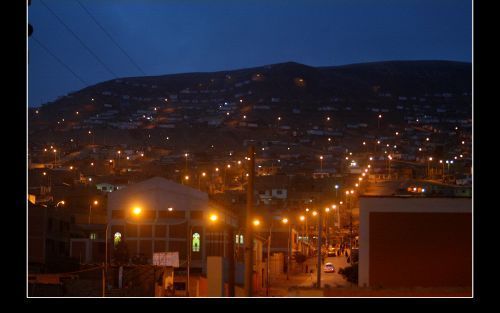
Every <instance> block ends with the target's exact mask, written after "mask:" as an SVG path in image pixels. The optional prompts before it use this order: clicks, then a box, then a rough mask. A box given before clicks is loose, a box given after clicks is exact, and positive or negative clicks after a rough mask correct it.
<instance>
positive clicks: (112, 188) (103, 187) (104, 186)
mask: <svg viewBox="0 0 500 313" xmlns="http://www.w3.org/2000/svg"><path fill="white" fill-rule="evenodd" d="M96 188H97V189H98V190H100V191H105V192H113V191H115V190H118V189H119V188H118V186H115V185H112V184H108V183H100V184H97V185H96Z"/></svg>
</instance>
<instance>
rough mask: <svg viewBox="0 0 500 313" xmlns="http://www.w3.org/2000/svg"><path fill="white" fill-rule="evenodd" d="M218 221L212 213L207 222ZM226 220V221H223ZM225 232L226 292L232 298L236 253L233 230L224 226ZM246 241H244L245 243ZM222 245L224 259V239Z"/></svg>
mask: <svg viewBox="0 0 500 313" xmlns="http://www.w3.org/2000/svg"><path fill="white" fill-rule="evenodd" d="M218 219H219V217H218V215H217V214H215V213H213V214H210V216H209V220H210V221H211V222H212V223H215V222H217V221H218ZM225 220H227V219H225ZM225 231H227V232H228V238H229V241H228V243H229V247H228V250H229V251H230V253H229V275H228V292H229V296H230V297H234V280H235V275H234V272H235V259H236V253H235V246H234V239H235V238H234V229H233V226H232V225H228V224H224V232H223V233H224V234H225ZM246 241H247V240H246V239H245V242H246ZM223 245H224V257H225V251H226V250H225V239H224V240H223Z"/></svg>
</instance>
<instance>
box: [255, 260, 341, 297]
mask: <svg viewBox="0 0 500 313" xmlns="http://www.w3.org/2000/svg"><path fill="white" fill-rule="evenodd" d="M328 262H330V263H332V264H333V266H334V267H335V272H334V273H325V272H324V271H323V267H324V264H325V263H328ZM325 263H323V264H322V265H321V268H320V270H321V287H323V288H324V287H325V286H326V285H328V286H330V287H331V288H336V287H347V286H349V285H350V284H349V282H347V281H346V280H345V279H344V277H343V276H342V275H340V274H339V273H338V270H339V269H340V268H343V267H346V266H348V263H347V260H346V257H345V256H338V257H327V258H325ZM306 267H307V269H308V270H309V271H310V269H312V270H313V272H312V273H306V272H305V269H306ZM303 268H304V272H303V273H297V274H291V275H290V277H289V279H288V280H287V279H286V274H283V275H280V276H279V277H274V278H272V279H271V287H270V296H272V297H283V296H287V295H288V289H289V288H291V287H313V285H314V284H315V283H316V278H317V258H316V257H310V258H308V259H307V261H306V262H304V264H303ZM259 296H265V290H264V291H263V293H262V294H259Z"/></svg>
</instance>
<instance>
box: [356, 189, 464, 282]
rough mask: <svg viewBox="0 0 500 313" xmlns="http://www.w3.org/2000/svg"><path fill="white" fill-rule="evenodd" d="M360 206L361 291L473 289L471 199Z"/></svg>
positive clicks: (364, 202)
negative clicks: (367, 288) (369, 289)
mask: <svg viewBox="0 0 500 313" xmlns="http://www.w3.org/2000/svg"><path fill="white" fill-rule="evenodd" d="M359 201H360V202H359V203H360V232H359V269H358V270H359V272H358V273H359V280H358V284H359V286H370V287H383V288H400V287H401V288H405V287H439V288H441V287H466V288H467V287H471V286H472V202H471V198H465V197H462V198H453V197H448V198H437V197H422V196H418V197H414V196H366V195H365V196H361V197H360V200H359Z"/></svg>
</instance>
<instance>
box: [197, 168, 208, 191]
mask: <svg viewBox="0 0 500 313" xmlns="http://www.w3.org/2000/svg"><path fill="white" fill-rule="evenodd" d="M205 176H207V173H205V172H203V173H201V175H200V176H198V189H201V188H200V180H201V178H202V177H205Z"/></svg>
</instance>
